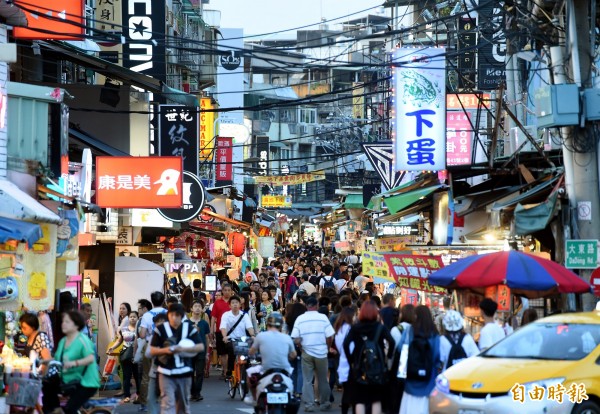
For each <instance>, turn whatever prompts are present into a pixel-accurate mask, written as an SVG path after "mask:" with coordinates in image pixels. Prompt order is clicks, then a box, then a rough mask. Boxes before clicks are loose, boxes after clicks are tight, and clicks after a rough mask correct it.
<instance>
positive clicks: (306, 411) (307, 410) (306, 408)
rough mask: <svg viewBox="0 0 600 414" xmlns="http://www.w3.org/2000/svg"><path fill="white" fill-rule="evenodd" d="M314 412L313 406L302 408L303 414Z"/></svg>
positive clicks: (315, 408) (315, 409)
mask: <svg viewBox="0 0 600 414" xmlns="http://www.w3.org/2000/svg"><path fill="white" fill-rule="evenodd" d="M315 411H317V407H315V406H314V405H307V406H306V407H304V412H305V413H314V412H315Z"/></svg>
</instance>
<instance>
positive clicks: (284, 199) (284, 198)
mask: <svg viewBox="0 0 600 414" xmlns="http://www.w3.org/2000/svg"><path fill="white" fill-rule="evenodd" d="M261 206H262V207H291V206H292V196H289V195H264V196H262V198H261Z"/></svg>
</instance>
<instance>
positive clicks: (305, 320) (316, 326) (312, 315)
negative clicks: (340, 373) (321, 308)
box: [291, 311, 335, 358]
mask: <svg viewBox="0 0 600 414" xmlns="http://www.w3.org/2000/svg"><path fill="white" fill-rule="evenodd" d="M333 335H335V331H334V330H333V326H331V323H330V322H329V318H327V316H325V315H323V314H321V313H319V312H317V311H308V312H306V313H304V314H303V315H300V316H298V319H296V322H295V323H294V329H293V330H292V335H291V337H292V338H302V342H301V344H302V349H303V350H304V352H306V353H307V354H308V355H310V356H312V357H315V358H327V351H328V349H327V338H330V337H332V336H333Z"/></svg>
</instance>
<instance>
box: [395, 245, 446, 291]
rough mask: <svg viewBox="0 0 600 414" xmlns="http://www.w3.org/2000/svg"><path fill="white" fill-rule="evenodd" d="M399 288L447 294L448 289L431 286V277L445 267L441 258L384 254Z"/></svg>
mask: <svg viewBox="0 0 600 414" xmlns="http://www.w3.org/2000/svg"><path fill="white" fill-rule="evenodd" d="M383 256H384V257H385V261H386V262H387V264H388V266H389V268H390V273H391V275H392V276H393V277H394V279H395V280H396V283H397V285H398V287H401V288H406V289H415V290H422V291H424V292H429V293H439V294H445V293H446V289H444V288H443V287H439V286H431V285H430V284H429V281H428V279H429V275H430V274H431V273H432V272H435V271H436V270H439V269H441V268H442V267H444V263H443V262H442V258H441V257H440V256H419V255H405V254H384V255H383Z"/></svg>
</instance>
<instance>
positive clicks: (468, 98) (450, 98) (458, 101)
mask: <svg viewBox="0 0 600 414" xmlns="http://www.w3.org/2000/svg"><path fill="white" fill-rule="evenodd" d="M490 99H491V95H490V94H489V93H483V94H476V93H449V94H448V95H447V96H446V109H447V110H448V111H452V110H454V111H464V110H465V109H481V108H482V107H483V106H484V105H486V104H487V103H489V100H490Z"/></svg>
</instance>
